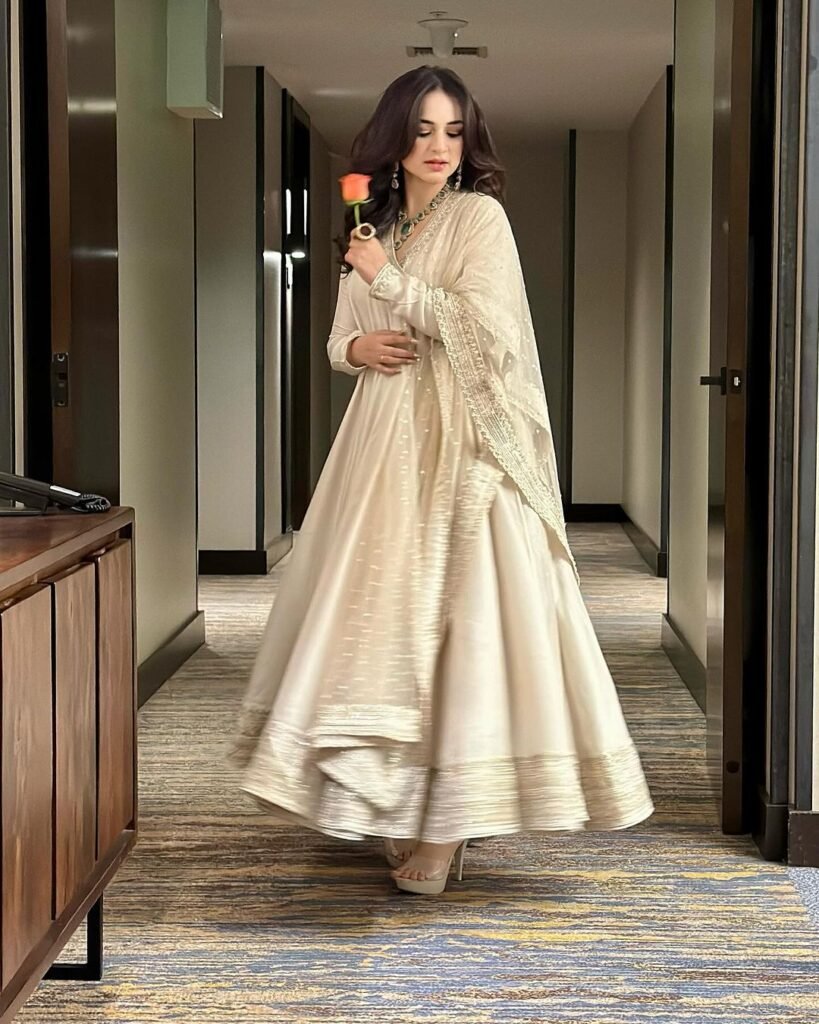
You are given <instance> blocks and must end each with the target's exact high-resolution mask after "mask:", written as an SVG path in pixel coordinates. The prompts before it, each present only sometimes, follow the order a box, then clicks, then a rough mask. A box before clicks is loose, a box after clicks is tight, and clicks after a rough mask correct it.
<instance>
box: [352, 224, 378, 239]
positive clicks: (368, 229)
mask: <svg viewBox="0 0 819 1024" xmlns="http://www.w3.org/2000/svg"><path fill="white" fill-rule="evenodd" d="M377 234H378V232H377V231H376V229H375V226H374V225H373V224H370V223H369V222H367V221H365V222H364V223H363V224H357V225H356V226H355V227H354V228H353V237H354V238H357V239H358V240H359V241H361V242H369V241H370V239H372V238H375V236H376V235H377Z"/></svg>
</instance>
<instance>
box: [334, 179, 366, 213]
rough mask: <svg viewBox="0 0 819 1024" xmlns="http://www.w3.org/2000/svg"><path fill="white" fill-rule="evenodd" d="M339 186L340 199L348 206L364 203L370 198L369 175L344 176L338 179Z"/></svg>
mask: <svg viewBox="0 0 819 1024" xmlns="http://www.w3.org/2000/svg"><path fill="white" fill-rule="evenodd" d="M338 180H339V183H340V184H341V198H342V199H343V200H344V202H345V203H347V204H348V205H349V206H353V205H354V204H356V203H366V202H367V200H368V199H369V198H370V181H371V180H372V175H370V174H345V175H344V177H343V178H339V179H338Z"/></svg>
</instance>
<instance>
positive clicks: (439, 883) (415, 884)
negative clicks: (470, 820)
mask: <svg viewBox="0 0 819 1024" xmlns="http://www.w3.org/2000/svg"><path fill="white" fill-rule="evenodd" d="M468 842H469V840H468V839H464V841H463V842H462V843H461V845H460V846H458V847H456V849H455V851H454V852H453V854H452V856H451V857H450V858H449V860H448V861H447V863H446V865H445V867H444V868H443V869H442V870H441V872H440V874H435V875H433V876H432V877H431V878H424V879H416V878H393V881H394V882H395V884H396V885H397V886H398V888H399V889H401V890H402V891H403V892H413V893H417V894H418V895H421V896H440V894H441V893H442V892H443V891H444V889H446V883H447V882H448V881H449V874H450V871H451V870H452V864H453V862H454V864H455V872H456V877H457V879H458V881H459V882H462V881H463V877H464V857H465V856H466V846H467V843H468Z"/></svg>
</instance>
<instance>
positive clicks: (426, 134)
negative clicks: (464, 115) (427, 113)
mask: <svg viewBox="0 0 819 1024" xmlns="http://www.w3.org/2000/svg"><path fill="white" fill-rule="evenodd" d="M463 134H464V133H463V132H455V133H454V134H452V133H451V132H447V135H449V137H450V139H461V138H463ZM430 135H432V132H418V138H419V139H427V138H429V136H430Z"/></svg>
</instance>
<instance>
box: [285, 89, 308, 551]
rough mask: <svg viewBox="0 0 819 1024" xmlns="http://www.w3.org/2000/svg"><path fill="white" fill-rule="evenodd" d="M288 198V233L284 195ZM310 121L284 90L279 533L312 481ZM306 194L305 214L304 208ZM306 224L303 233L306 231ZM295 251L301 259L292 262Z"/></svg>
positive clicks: (301, 511) (289, 525)
mask: <svg viewBox="0 0 819 1024" xmlns="http://www.w3.org/2000/svg"><path fill="white" fill-rule="evenodd" d="M288 192H289V195H290V230H289V232H288V225H287V209H286V201H287V195H288ZM309 193H310V118H309V117H308V115H307V113H306V112H305V110H304V109H303V108H302V107H301V106H300V105H299V104H298V103H297V102H296V100H295V99H294V98H293V97H292V95H291V94H290V93H289V92H288V91H287V90H286V89H284V90H282V196H283V200H284V217H283V223H282V236H283V237H282V253H283V260H284V281H283V285H284V287H283V298H284V301H283V302H282V327H281V339H282V346H281V366H282V378H281V380H282V532H283V533H288V532H290V531H293V530H298V529H299V528H300V526H301V524H302V521H303V519H304V516H305V514H306V512H307V507H308V505H309V503H310V496H311V479H310V224H309V213H310V206H311V204H310V198H309ZM305 196H307V210H305V205H304V203H305ZM305 224H306V230H305ZM294 252H301V253H303V255H302V256H301V257H299V258H294V257H293V255H292V254H293V253H294Z"/></svg>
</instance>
